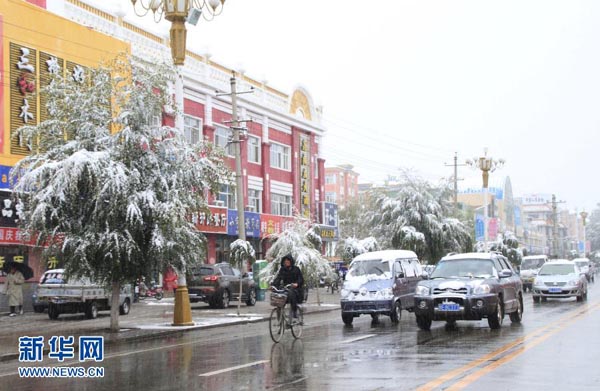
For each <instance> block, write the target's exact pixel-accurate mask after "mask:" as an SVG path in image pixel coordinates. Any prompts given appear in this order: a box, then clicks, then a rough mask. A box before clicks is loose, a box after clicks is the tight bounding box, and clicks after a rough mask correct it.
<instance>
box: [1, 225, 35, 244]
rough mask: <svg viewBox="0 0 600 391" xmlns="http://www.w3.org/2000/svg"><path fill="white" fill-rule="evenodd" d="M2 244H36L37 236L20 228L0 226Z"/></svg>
mask: <svg viewBox="0 0 600 391" xmlns="http://www.w3.org/2000/svg"><path fill="white" fill-rule="evenodd" d="M0 244H17V245H18V244H23V245H27V246H33V245H35V238H34V237H32V236H31V235H30V234H29V233H28V232H25V231H22V230H20V229H19V228H10V227H0Z"/></svg>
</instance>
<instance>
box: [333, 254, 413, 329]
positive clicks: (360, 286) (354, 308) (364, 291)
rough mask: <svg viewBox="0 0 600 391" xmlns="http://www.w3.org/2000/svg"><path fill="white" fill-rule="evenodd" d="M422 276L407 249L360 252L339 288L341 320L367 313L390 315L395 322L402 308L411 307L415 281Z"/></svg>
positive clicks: (344, 320)
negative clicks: (341, 286)
mask: <svg viewBox="0 0 600 391" xmlns="http://www.w3.org/2000/svg"><path fill="white" fill-rule="evenodd" d="M423 277H424V272H423V268H422V266H421V263H420V262H419V259H418V257H417V254H415V253H414V252H412V251H406V250H384V251H375V252H370V253H366V254H361V255H359V256H357V257H356V258H354V260H352V262H351V263H350V268H349V269H348V273H347V274H346V279H345V281H344V285H343V288H342V291H341V300H340V304H341V308H342V321H343V322H344V324H346V325H351V324H352V321H353V320H354V318H356V317H358V316H360V315H363V314H369V315H371V317H372V318H373V320H378V318H379V315H386V316H389V317H390V319H391V320H392V323H398V322H399V321H400V316H401V312H402V310H403V309H404V310H407V311H411V312H412V310H413V308H414V294H415V288H416V286H417V283H418V282H419V281H420V280H422V279H423Z"/></svg>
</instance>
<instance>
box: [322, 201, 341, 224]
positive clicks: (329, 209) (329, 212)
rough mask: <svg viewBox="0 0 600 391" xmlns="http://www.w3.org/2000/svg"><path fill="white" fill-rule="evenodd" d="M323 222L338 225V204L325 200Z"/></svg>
mask: <svg viewBox="0 0 600 391" xmlns="http://www.w3.org/2000/svg"><path fill="white" fill-rule="evenodd" d="M323 224H325V225H329V226H331V227H337V226H338V206H337V204H333V203H331V202H323Z"/></svg>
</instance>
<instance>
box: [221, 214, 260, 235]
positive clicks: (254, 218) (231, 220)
mask: <svg viewBox="0 0 600 391" xmlns="http://www.w3.org/2000/svg"><path fill="white" fill-rule="evenodd" d="M227 220H228V221H227V234H228V235H231V236H236V235H238V233H239V231H238V225H239V218H238V212H237V210H235V209H231V210H229V211H228V219H227ZM244 223H245V225H246V236H247V237H250V238H258V237H260V234H261V221H260V214H258V213H255V212H244Z"/></svg>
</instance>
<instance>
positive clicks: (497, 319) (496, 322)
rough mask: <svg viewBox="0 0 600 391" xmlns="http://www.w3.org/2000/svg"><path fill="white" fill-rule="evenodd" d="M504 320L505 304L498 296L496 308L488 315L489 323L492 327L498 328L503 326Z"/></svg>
mask: <svg viewBox="0 0 600 391" xmlns="http://www.w3.org/2000/svg"><path fill="white" fill-rule="evenodd" d="M503 320H504V305H503V303H502V298H501V297H498V304H496V310H495V311H494V313H493V314H491V315H488V325H489V326H490V329H492V330H496V329H499V328H500V327H502V321H503Z"/></svg>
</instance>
